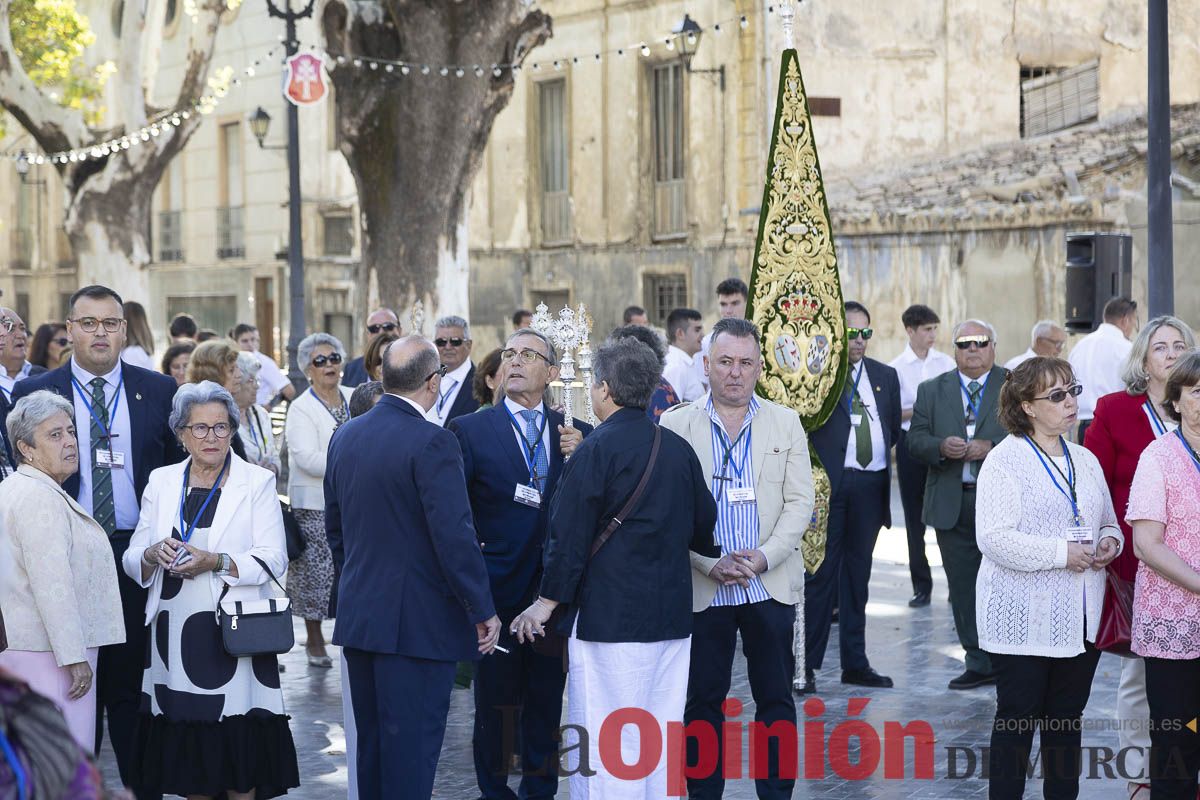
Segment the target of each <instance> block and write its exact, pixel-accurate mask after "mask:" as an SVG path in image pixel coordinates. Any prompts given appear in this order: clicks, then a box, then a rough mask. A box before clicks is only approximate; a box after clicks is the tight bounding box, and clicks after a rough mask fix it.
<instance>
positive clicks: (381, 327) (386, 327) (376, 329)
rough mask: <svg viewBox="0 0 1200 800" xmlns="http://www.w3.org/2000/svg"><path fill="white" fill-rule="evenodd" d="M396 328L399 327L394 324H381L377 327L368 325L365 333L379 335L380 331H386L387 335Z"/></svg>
mask: <svg viewBox="0 0 1200 800" xmlns="http://www.w3.org/2000/svg"><path fill="white" fill-rule="evenodd" d="M397 327H399V326H398V325H396V323H394V322H381V323H379V324H378V325H368V326H367V333H379V332H380V331H387V332H388V333H391V332H392V331H394V330H396V328H397Z"/></svg>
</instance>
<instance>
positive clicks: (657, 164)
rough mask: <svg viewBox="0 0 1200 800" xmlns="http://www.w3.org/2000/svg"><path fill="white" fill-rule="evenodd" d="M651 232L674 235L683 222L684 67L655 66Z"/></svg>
mask: <svg viewBox="0 0 1200 800" xmlns="http://www.w3.org/2000/svg"><path fill="white" fill-rule="evenodd" d="M651 95H652V100H653V104H654V235H655V237H656V238H668V237H677V236H680V235H683V234H685V233H686V232H687V229H686V226H685V223H684V192H685V189H684V172H683V165H684V131H683V66H682V65H680V64H679V63H674V64H664V65H662V66H659V67H655V68H654V73H653V91H652V93H651Z"/></svg>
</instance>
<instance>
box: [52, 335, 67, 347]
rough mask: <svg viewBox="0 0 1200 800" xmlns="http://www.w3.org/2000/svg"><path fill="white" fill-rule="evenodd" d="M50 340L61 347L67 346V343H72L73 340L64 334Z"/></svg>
mask: <svg viewBox="0 0 1200 800" xmlns="http://www.w3.org/2000/svg"><path fill="white" fill-rule="evenodd" d="M50 341H51V342H53V343H54V344H56V345H58V346H59V347H66V346H67V345H69V344H70V343H71V340H70V339H68V338H67V337H65V336H63V337H62V338H60V339H51V340H50Z"/></svg>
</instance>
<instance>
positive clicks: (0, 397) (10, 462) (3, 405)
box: [0, 320, 17, 480]
mask: <svg viewBox="0 0 1200 800" xmlns="http://www.w3.org/2000/svg"><path fill="white" fill-rule="evenodd" d="M7 346H8V327H7V325H5V324H4V323H3V321H2V320H0V355H3V354H4V349H5V348H6V347H7ZM9 411H12V405H10V404H9V402H8V395H6V394H5V393H4V392H0V445H2V447H0V459H3V463H2V464H0V480H3V479H4V478H5V477H7V476H8V474H9V473H10V472H12V471H13V470H14V469H16V463H17V462H16V460H14V459H13V453H12V445H11V444H9V441H8V426H7V425H5V424H4V421H5V420H6V419H8V412H9Z"/></svg>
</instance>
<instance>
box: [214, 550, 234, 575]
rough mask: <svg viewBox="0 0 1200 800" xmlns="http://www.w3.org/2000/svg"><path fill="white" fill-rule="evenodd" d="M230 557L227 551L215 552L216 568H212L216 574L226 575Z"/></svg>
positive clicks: (230, 560)
mask: <svg viewBox="0 0 1200 800" xmlns="http://www.w3.org/2000/svg"><path fill="white" fill-rule="evenodd" d="M231 563H232V559H231V558H230V557H229V554H228V553H217V568H216V569H214V570H213V573H214V574H216V575H228V574H229V567H230V564H231Z"/></svg>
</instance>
